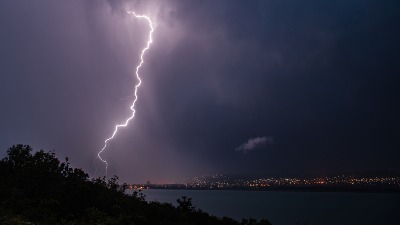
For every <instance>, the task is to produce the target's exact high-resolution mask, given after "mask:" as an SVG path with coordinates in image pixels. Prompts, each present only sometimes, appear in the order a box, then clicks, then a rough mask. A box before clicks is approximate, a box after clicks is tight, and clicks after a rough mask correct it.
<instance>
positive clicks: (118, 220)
mask: <svg viewBox="0 0 400 225" xmlns="http://www.w3.org/2000/svg"><path fill="white" fill-rule="evenodd" d="M125 188H126V184H122V185H120V184H118V177H116V176H114V177H113V178H111V179H109V180H106V179H105V178H97V179H89V175H88V174H87V173H85V172H84V171H83V170H81V169H76V168H71V167H70V166H69V163H68V158H67V159H66V160H65V162H60V161H59V160H58V159H57V158H56V156H55V153H54V152H44V151H43V150H40V151H37V152H35V153H32V148H31V147H30V146H29V145H16V146H12V147H11V148H9V149H8V150H7V156H6V157H5V158H3V159H2V160H1V161H0V224H10V225H14V224H37V225H41V224H44V225H47V224H71V225H72V224H74V225H81V224H82V225H83V224H96V225H100V224H101V225H113V224H115V225H117V224H121V225H128V224H132V225H134V224H135V225H141V224H154V225H161V224H163V225H168V224H171V225H179V224H193V225H197V224H198V225H207V224H217V225H219V224H221V225H231V224H232V225H239V224H240V225H270V224H271V223H270V222H269V221H268V220H260V221H257V220H254V219H248V220H247V219H243V220H242V221H241V222H238V221H235V220H233V219H231V218H227V217H224V218H222V219H221V218H217V217H215V216H211V215H209V214H208V213H205V212H203V211H201V210H197V209H195V208H194V207H193V206H192V202H191V198H187V197H182V199H178V200H177V201H178V206H177V207H174V206H173V205H171V204H167V203H158V202H150V203H148V202H146V201H145V199H144V196H143V195H142V194H141V193H138V192H134V194H133V195H126V194H125V193H124V191H125Z"/></svg>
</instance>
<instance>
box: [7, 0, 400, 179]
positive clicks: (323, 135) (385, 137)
mask: <svg viewBox="0 0 400 225" xmlns="http://www.w3.org/2000/svg"><path fill="white" fill-rule="evenodd" d="M127 10H134V11H135V12H137V13H139V14H146V15H148V16H149V17H150V18H151V19H152V20H153V23H154V24H155V32H154V35H153V41H154V42H153V44H152V45H151V47H150V50H149V51H147V53H146V54H145V62H144V64H143V66H142V68H141V70H140V74H141V78H142V86H141V87H140V89H139V93H138V94H139V99H138V102H137V103H136V116H135V118H134V119H133V120H132V121H131V122H130V124H129V126H128V127H126V128H122V129H120V130H119V132H118V135H117V136H116V138H115V139H114V140H113V141H111V142H109V145H108V148H107V149H106V151H105V152H104V153H103V154H102V157H104V158H105V159H106V160H107V161H108V162H109V164H110V166H109V171H108V172H109V173H108V174H109V175H113V174H116V175H118V176H119V177H120V179H121V180H122V181H124V182H131V183H132V182H136V183H139V182H145V181H147V180H150V181H151V182H154V183H157V182H171V181H173V180H175V179H179V178H182V177H186V176H193V175H201V174H211V173H224V174H235V175H255V176H269V175H271V176H279V175H287V174H306V175H328V174H332V173H337V172H348V171H361V170H400V164H399V163H398V162H399V161H400V151H399V150H400V143H399V134H400V132H399V127H400V118H399V115H400V88H399V85H400V77H399V75H400V43H399V40H400V2H399V1H398V0H387V1H378V0H362V1H361V0H338V1H320V0H309V1H306V0H300V1H299V0H285V1H277V0H254V1H241V0H225V1H214V0H205V1H196V0H190V1H179V0H167V1H164V0H158V1H157V0H151V1H144V0H142V1H134V0H132V1H128V0H120V1H111V0H109V1H105V0H101V1H100V0H99V1H83V0H70V1H53V0H35V1H25V0H16V1H0V27H1V36H0V74H1V75H0V107H1V108H0V109H1V110H0V156H1V158H2V157H4V156H5V152H6V150H7V148H8V147H10V146H11V145H13V144H29V145H32V146H33V147H34V149H36V150H39V149H44V150H55V152H56V154H57V156H59V157H60V158H64V157H69V161H70V162H71V165H72V166H75V167H80V168H83V169H84V170H85V171H87V172H89V173H90V174H92V175H93V174H94V160H95V157H96V155H97V152H98V151H99V150H100V149H101V148H102V147H103V143H104V140H105V139H106V138H107V137H109V136H110V135H111V133H112V131H113V128H114V126H115V124H117V123H122V122H123V121H125V119H126V118H127V117H129V116H130V113H131V112H130V110H129V107H130V105H131V103H132V101H133V91H134V89H133V88H134V85H135V84H136V82H137V80H136V79H135V76H134V70H135V68H136V66H137V65H138V63H139V60H140V58H139V57H140V52H141V50H142V49H143V48H144V46H145V45H146V41H147V38H148V36H147V35H148V31H149V27H148V24H147V23H146V22H145V21H143V20H138V19H135V17H134V16H132V15H129V14H127V13H126V11H127ZM97 163H99V162H98V161H97ZM98 166H100V167H101V168H100V170H101V171H102V173H103V172H104V171H103V170H104V168H103V167H102V166H101V165H100V164H98ZM99 175H102V174H99Z"/></svg>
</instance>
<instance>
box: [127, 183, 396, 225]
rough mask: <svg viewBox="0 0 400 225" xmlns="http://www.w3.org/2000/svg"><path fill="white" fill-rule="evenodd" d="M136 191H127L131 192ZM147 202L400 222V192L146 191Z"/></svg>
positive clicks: (276, 217)
mask: <svg viewBox="0 0 400 225" xmlns="http://www.w3.org/2000/svg"><path fill="white" fill-rule="evenodd" d="M132 191H133V190H127V193H132ZM143 193H144V194H145V195H146V200H147V201H159V202H167V203H172V204H173V205H176V200H177V199H178V198H180V197H181V196H188V197H191V198H192V203H193V205H194V206H195V207H196V208H200V209H202V210H203V211H205V212H208V213H210V214H212V215H216V216H219V217H222V216H229V217H232V218H234V219H237V220H241V218H249V217H252V218H256V219H261V218H267V219H268V220H270V221H271V222H272V223H273V224H274V225H295V224H296V223H298V224H304V223H308V225H337V224H341V225H358V224H360V225H361V224H362V225H370V224H371V225H372V224H374V225H375V224H386V225H398V224H399V221H400V214H399V213H398V212H399V211H400V194H399V193H344V192H277V191H227V190H157V189H148V190H143Z"/></svg>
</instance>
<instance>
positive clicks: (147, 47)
mask: <svg viewBox="0 0 400 225" xmlns="http://www.w3.org/2000/svg"><path fill="white" fill-rule="evenodd" d="M128 14H133V15H134V16H135V17H136V18H138V19H145V20H147V22H148V23H149V26H150V31H149V39H148V41H147V45H146V47H145V48H144V49H143V50H142V53H141V55H140V63H139V65H138V66H137V67H136V71H135V74H136V78H137V79H138V80H139V82H138V84H136V86H135V92H134V93H135V97H134V100H133V103H132V105H131V107H130V109H131V111H132V115H131V116H130V117H129V118H128V119H126V121H125V123H123V124H117V125H116V126H115V128H114V132H113V133H112V135H111V136H110V137H109V138H107V139H106V140H105V141H104V147H103V148H102V149H101V150H100V151H99V152H98V153H97V158H99V159H100V160H101V161H102V162H103V163H104V164H105V165H106V174H107V169H108V163H107V161H106V160H104V159H103V158H102V157H101V153H103V152H104V151H105V150H106V148H107V143H108V141H110V140H112V139H113V138H114V137H115V135H116V134H117V132H118V128H120V127H126V126H127V125H128V123H129V121H130V120H131V119H133V118H134V117H135V112H136V110H135V103H136V101H137V99H138V95H137V91H138V88H139V87H140V85H141V83H142V80H141V79H140V76H139V69H140V67H142V64H143V62H144V60H143V55H144V54H145V53H146V51H147V50H148V49H149V48H150V44H151V43H152V42H153V38H152V34H153V31H154V28H153V24H152V22H151V20H150V18H149V17H148V16H145V15H138V14H136V13H135V12H133V11H128Z"/></svg>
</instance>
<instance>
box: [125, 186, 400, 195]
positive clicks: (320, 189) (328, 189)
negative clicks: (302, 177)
mask: <svg viewBox="0 0 400 225" xmlns="http://www.w3.org/2000/svg"><path fill="white" fill-rule="evenodd" d="M127 190H136V191H139V190H193V191H278V192H348V193H398V194H400V187H399V188H365V187H364V188H357V187H268V188H205V187H204V188H183V187H154V186H153V187H149V186H145V187H144V188H141V189H140V188H138V189H134V188H128V189H127Z"/></svg>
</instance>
